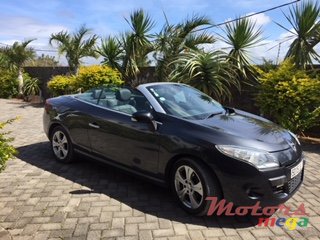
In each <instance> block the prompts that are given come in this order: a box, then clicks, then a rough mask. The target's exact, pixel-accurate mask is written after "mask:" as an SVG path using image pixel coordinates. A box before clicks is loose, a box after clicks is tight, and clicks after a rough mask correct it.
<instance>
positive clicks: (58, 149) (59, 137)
mask: <svg viewBox="0 0 320 240" xmlns="http://www.w3.org/2000/svg"><path fill="white" fill-rule="evenodd" d="M52 149H53V152H54V154H55V155H56V156H57V158H59V159H61V160H62V159H65V158H66V157H67V155H68V152H69V144H68V139H67V137H66V135H65V134H64V133H63V132H62V131H56V132H55V133H54V134H53V136H52Z"/></svg>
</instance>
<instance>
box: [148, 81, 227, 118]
mask: <svg viewBox="0 0 320 240" xmlns="http://www.w3.org/2000/svg"><path fill="white" fill-rule="evenodd" d="M147 89H148V90H149V91H150V93H151V94H152V95H153V96H154V98H155V99H156V100H157V101H158V103H159V104H160V105H161V106H162V108H163V109H164V110H165V111H166V113H167V114H170V115H173V116H177V117H181V118H186V119H204V118H207V117H209V116H213V114H218V113H222V112H224V111H225V110H224V108H223V107H222V106H221V104H220V103H218V102H216V101H215V100H213V99H212V98H211V97H209V96H208V95H206V94H204V93H202V92H200V91H198V90H196V89H195V88H192V87H189V86H187V85H182V84H159V85H153V86H149V87H147Z"/></svg>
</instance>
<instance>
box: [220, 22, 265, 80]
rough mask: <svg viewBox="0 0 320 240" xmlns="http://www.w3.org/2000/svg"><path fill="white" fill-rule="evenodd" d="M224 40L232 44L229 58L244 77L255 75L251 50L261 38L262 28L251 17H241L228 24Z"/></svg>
mask: <svg viewBox="0 0 320 240" xmlns="http://www.w3.org/2000/svg"><path fill="white" fill-rule="evenodd" d="M224 33H225V36H223V41H224V42H225V43H227V44H228V45H229V46H230V49H231V50H230V51H229V54H228V55H229V60H228V61H230V62H231V63H232V64H233V65H234V66H235V67H236V68H237V69H238V70H239V73H240V74H241V75H240V76H242V78H244V79H248V78H249V77H250V76H253V77H254V76H255V70H254V68H253V67H252V65H251V64H250V58H249V50H250V49H251V48H253V47H255V46H256V45H257V44H258V43H259V42H261V41H262V38H261V34H262V31H261V28H257V27H256V23H255V22H252V21H251V20H250V19H249V18H241V19H238V20H236V21H234V22H232V23H228V24H226V26H225V28H224Z"/></svg>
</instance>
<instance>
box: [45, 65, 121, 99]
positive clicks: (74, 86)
mask: <svg viewBox="0 0 320 240" xmlns="http://www.w3.org/2000/svg"><path fill="white" fill-rule="evenodd" d="M122 83H123V81H122V80H121V78H120V73H119V72H118V71H117V70H114V69H112V68H110V67H108V66H99V65H93V66H88V67H81V68H80V70H79V73H78V75H77V76H75V75H69V76H63V75H57V76H54V77H53V78H52V79H51V80H50V81H49V82H48V88H49V90H50V91H51V92H52V93H53V94H54V95H55V96H58V95H63V94H71V93H75V92H77V91H80V90H81V91H86V90H89V89H91V88H94V87H97V86H101V85H106V84H112V85H121V84H122Z"/></svg>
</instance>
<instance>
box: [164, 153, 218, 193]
mask: <svg viewBox="0 0 320 240" xmlns="http://www.w3.org/2000/svg"><path fill="white" fill-rule="evenodd" d="M183 158H191V159H193V160H195V161H197V162H198V163H199V164H201V165H203V166H204V167H205V169H207V170H208V171H209V173H210V175H211V176H213V178H214V179H215V180H216V181H217V183H218V184H219V187H220V190H221V195H222V197H223V188H222V185H221V182H220V179H219V178H218V177H217V174H216V173H215V171H214V169H212V167H211V166H209V164H208V163H207V162H206V161H204V160H203V159H202V158H201V157H199V156H194V155H192V154H177V155H175V156H174V157H172V158H171V159H170V160H169V161H168V163H167V165H166V168H165V179H166V182H167V183H169V179H170V175H171V170H172V166H173V165H174V163H176V162H177V161H179V160H180V159H183Z"/></svg>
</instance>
